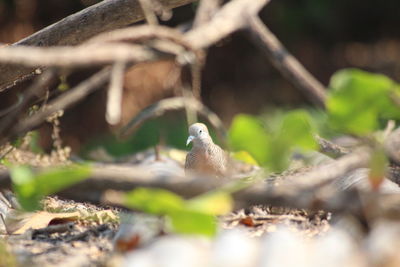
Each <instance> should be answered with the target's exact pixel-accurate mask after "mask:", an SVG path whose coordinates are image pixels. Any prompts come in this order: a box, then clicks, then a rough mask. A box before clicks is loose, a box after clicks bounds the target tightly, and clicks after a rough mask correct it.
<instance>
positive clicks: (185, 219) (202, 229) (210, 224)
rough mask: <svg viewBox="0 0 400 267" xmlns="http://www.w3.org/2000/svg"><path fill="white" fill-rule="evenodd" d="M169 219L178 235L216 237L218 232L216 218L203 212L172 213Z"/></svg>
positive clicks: (184, 211)
mask: <svg viewBox="0 0 400 267" xmlns="http://www.w3.org/2000/svg"><path fill="white" fill-rule="evenodd" d="M168 218H169V219H170V222H171V227H172V229H173V230H174V231H175V232H178V233H182V234H200V235H206V236H214V235H215V233H216V231H217V224H216V221H215V217H214V216H213V215H210V214H206V213H203V212H199V211H193V210H189V209H184V210H179V211H175V212H171V213H170V214H169V216H168Z"/></svg>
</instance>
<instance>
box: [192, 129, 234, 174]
mask: <svg viewBox="0 0 400 267" xmlns="http://www.w3.org/2000/svg"><path fill="white" fill-rule="evenodd" d="M190 143H192V144H193V146H192V149H191V150H190V151H189V152H188V154H187V155H186V161H185V172H186V173H188V172H196V173H201V174H205V175H210V176H214V177H217V178H222V177H225V176H226V174H227V170H228V162H229V156H228V153H227V152H225V151H224V150H223V149H222V148H221V147H220V146H218V145H217V144H215V143H214V142H213V140H212V138H211V136H210V134H209V132H208V129H207V126H206V125H205V124H203V123H194V124H192V125H190V127H189V137H188V139H187V141H186V146H188V145H189V144H190Z"/></svg>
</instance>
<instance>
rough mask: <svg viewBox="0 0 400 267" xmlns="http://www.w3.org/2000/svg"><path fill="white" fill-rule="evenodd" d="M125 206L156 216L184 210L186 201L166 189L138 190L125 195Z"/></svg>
mask: <svg viewBox="0 0 400 267" xmlns="http://www.w3.org/2000/svg"><path fill="white" fill-rule="evenodd" d="M124 203H125V206H127V207H129V208H135V209H140V210H142V211H144V212H148V213H154V214H169V213H171V212H174V211H176V210H181V209H183V208H184V200H183V199H182V198H181V197H180V196H178V195H176V194H174V193H172V192H170V191H167V190H164V189H153V188H137V189H134V190H132V191H131V192H129V193H127V194H126V195H125V201H124Z"/></svg>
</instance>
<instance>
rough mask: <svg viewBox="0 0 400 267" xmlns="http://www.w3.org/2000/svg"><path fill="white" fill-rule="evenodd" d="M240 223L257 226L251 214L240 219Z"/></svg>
mask: <svg viewBox="0 0 400 267" xmlns="http://www.w3.org/2000/svg"><path fill="white" fill-rule="evenodd" d="M239 223H240V224H243V225H245V226H247V227H254V226H255V223H254V220H253V218H251V217H250V216H246V217H244V218H243V219H240V221H239Z"/></svg>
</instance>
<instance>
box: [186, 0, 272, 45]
mask: <svg viewBox="0 0 400 267" xmlns="http://www.w3.org/2000/svg"><path fill="white" fill-rule="evenodd" d="M268 2H269V0H252V1H248V0H235V1H230V2H228V3H227V4H226V5H224V6H223V7H222V8H221V9H220V10H219V11H218V13H217V14H215V15H214V17H213V18H212V19H211V21H210V22H209V23H207V24H204V25H202V26H199V27H197V28H194V29H193V30H191V31H189V32H187V33H186V34H185V40H186V41H187V42H188V43H190V44H191V45H192V46H193V47H194V48H206V47H209V46H211V45H213V44H215V43H216V42H218V41H219V40H221V39H223V38H225V37H226V36H228V35H230V34H232V33H234V32H236V31H238V30H241V29H244V28H245V27H246V26H247V25H248V21H247V17H252V16H257V14H258V12H260V10H261V9H262V8H263V7H264V6H265V5H266V4H267V3H268Z"/></svg>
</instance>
